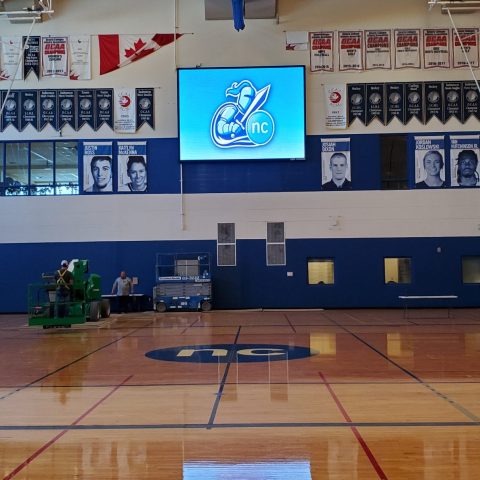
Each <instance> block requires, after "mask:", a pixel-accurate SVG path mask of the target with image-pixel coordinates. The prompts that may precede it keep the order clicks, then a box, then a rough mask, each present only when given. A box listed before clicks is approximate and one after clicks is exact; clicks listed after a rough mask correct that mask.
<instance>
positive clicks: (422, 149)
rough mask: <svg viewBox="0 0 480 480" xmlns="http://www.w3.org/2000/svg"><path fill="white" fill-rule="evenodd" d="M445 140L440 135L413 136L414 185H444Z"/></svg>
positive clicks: (431, 186)
mask: <svg viewBox="0 0 480 480" xmlns="http://www.w3.org/2000/svg"><path fill="white" fill-rule="evenodd" d="M444 146H445V140H444V138H443V136H442V137H440V136H439V137H415V187H416V188H435V187H443V186H445V168H444V167H445V150H444Z"/></svg>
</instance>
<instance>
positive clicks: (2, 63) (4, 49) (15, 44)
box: [0, 35, 23, 80]
mask: <svg viewBox="0 0 480 480" xmlns="http://www.w3.org/2000/svg"><path fill="white" fill-rule="evenodd" d="M0 40H1V42H0V80H11V79H12V78H15V80H21V79H22V78H23V69H22V68H19V67H18V63H19V62H20V55H21V53H22V37H18V36H10V35H8V36H7V35H2V36H1V37H0Z"/></svg>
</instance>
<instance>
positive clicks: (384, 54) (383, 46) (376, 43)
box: [365, 30, 392, 70]
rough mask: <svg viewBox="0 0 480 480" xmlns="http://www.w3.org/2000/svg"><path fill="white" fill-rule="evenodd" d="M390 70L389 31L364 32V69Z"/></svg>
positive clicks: (390, 49)
mask: <svg viewBox="0 0 480 480" xmlns="http://www.w3.org/2000/svg"><path fill="white" fill-rule="evenodd" d="M391 68H392V32H391V30H365V69H366V70H376V69H384V70H390V69H391Z"/></svg>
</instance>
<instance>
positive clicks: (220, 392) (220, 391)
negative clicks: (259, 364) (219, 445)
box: [208, 327, 242, 428]
mask: <svg viewBox="0 0 480 480" xmlns="http://www.w3.org/2000/svg"><path fill="white" fill-rule="evenodd" d="M241 329H242V327H238V330H237V335H236V336H235V340H234V341H233V345H236V344H237V341H238V337H239V336H240V330H241ZM233 354H234V352H233V351H230V352H229V354H228V363H227V366H226V367H225V371H224V372H223V377H222V381H221V383H220V386H219V388H218V392H217V394H216V396H215V403H214V404H213V408H212V413H211V414H210V419H209V420H208V425H209V427H208V428H211V427H212V425H213V422H214V420H215V416H216V415H217V410H218V405H219V404H220V400H221V398H222V395H223V389H224V388H225V381H226V379H227V376H228V371H229V370H230V366H231V365H232V355H233Z"/></svg>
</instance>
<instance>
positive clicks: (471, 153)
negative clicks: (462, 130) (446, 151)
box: [450, 135, 480, 187]
mask: <svg viewBox="0 0 480 480" xmlns="http://www.w3.org/2000/svg"><path fill="white" fill-rule="evenodd" d="M478 157H479V136H478V135H452V136H450V185H451V186H452V187H480V181H479V178H480V165H479V162H478Z"/></svg>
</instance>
